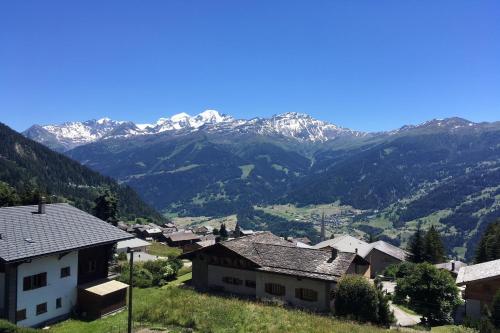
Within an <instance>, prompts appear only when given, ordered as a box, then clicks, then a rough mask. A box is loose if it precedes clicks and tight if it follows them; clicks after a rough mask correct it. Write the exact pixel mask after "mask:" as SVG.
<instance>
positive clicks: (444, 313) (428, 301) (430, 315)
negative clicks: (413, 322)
mask: <svg viewBox="0 0 500 333" xmlns="http://www.w3.org/2000/svg"><path fill="white" fill-rule="evenodd" d="M394 301H395V302H396V303H401V304H405V305H407V306H408V307H409V308H411V309H412V310H414V311H415V312H417V313H419V314H421V315H422V316H423V317H424V318H425V320H426V321H427V323H428V324H431V325H434V324H447V323H451V322H452V321H453V320H452V315H453V313H454V311H455V309H456V307H457V306H458V305H460V303H461V301H460V298H459V291H458V288H457V286H456V284H455V280H454V279H453V278H452V277H451V275H450V274H449V273H448V272H446V271H443V270H439V269H437V268H436V267H434V266H433V265H431V264H429V263H422V264H417V265H415V267H414V269H413V270H411V271H410V273H409V274H408V275H407V276H405V277H403V278H400V279H398V280H397V284H396V290H395V294H394Z"/></svg>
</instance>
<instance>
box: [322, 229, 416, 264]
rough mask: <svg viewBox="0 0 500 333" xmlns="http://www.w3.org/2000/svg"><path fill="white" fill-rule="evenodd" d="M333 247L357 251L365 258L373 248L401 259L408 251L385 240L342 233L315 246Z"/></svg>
mask: <svg viewBox="0 0 500 333" xmlns="http://www.w3.org/2000/svg"><path fill="white" fill-rule="evenodd" d="M326 247H332V248H335V249H337V250H339V251H343V252H356V250H357V251H358V253H359V255H360V256H361V257H363V258H365V257H366V256H367V255H368V254H369V253H370V252H371V251H372V250H373V249H377V250H379V251H380V252H383V253H385V254H387V255H390V256H391V257H394V258H396V259H399V260H405V258H406V256H407V253H406V251H405V250H403V249H400V248H399V247H397V246H394V245H392V244H389V243H387V242H384V241H377V242H373V243H367V242H365V241H362V240H361V239H357V238H354V237H352V236H350V235H341V236H337V237H335V238H332V239H327V240H326V241H323V242H321V243H318V244H316V245H314V246H313V248H315V249H322V248H326Z"/></svg>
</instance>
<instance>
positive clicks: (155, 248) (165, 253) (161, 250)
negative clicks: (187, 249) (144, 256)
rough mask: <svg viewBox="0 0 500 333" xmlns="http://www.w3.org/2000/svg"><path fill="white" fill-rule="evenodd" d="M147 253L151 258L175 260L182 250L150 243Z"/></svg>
mask: <svg viewBox="0 0 500 333" xmlns="http://www.w3.org/2000/svg"><path fill="white" fill-rule="evenodd" d="M148 253H149V254H151V255H153V256H159V257H169V258H175V257H178V256H180V255H181V253H182V250H181V249H179V248H177V247H170V246H167V245H163V244H161V243H157V242H152V243H151V245H150V246H149V247H148Z"/></svg>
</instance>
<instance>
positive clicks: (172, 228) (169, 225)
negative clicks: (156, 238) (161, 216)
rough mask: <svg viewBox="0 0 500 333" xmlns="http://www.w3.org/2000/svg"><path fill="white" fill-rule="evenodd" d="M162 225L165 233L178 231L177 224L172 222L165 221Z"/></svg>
mask: <svg viewBox="0 0 500 333" xmlns="http://www.w3.org/2000/svg"><path fill="white" fill-rule="evenodd" d="M161 227H162V231H163V234H171V233H173V232H177V231H178V229H177V226H176V225H175V224H173V223H171V222H168V223H164V224H163V225H162V226H161Z"/></svg>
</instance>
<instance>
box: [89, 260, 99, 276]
mask: <svg viewBox="0 0 500 333" xmlns="http://www.w3.org/2000/svg"><path fill="white" fill-rule="evenodd" d="M87 268H88V272H89V273H93V272H95V271H96V269H97V261H95V260H89V266H88V267H87Z"/></svg>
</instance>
